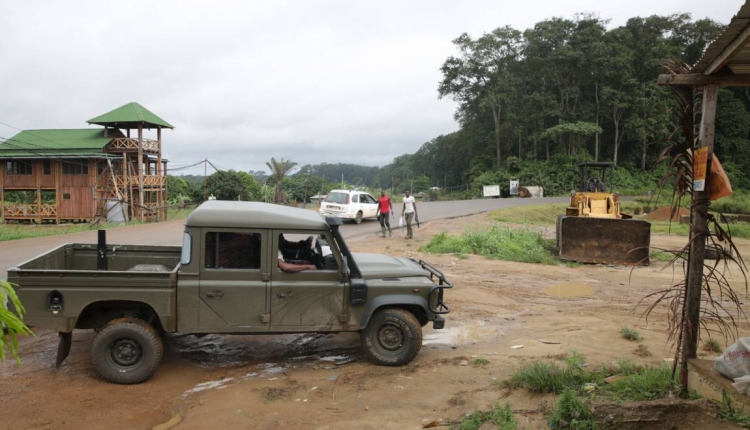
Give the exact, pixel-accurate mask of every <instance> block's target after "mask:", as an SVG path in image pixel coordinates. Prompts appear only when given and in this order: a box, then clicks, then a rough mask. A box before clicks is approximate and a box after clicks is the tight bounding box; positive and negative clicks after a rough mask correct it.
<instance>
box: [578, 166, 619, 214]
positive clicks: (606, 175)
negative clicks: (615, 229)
mask: <svg viewBox="0 0 750 430" xmlns="http://www.w3.org/2000/svg"><path fill="white" fill-rule="evenodd" d="M578 174H579V179H580V180H579V184H578V190H574V191H573V192H572V193H571V194H570V205H569V206H568V208H567V209H566V210H565V215H566V216H582V217H594V218H622V215H621V214H620V201H619V198H618V196H617V194H615V193H613V192H611V190H612V189H613V187H614V163H611V162H605V161H589V162H586V163H581V164H579V165H578ZM607 182H608V183H609V185H607ZM608 190H609V191H608Z"/></svg>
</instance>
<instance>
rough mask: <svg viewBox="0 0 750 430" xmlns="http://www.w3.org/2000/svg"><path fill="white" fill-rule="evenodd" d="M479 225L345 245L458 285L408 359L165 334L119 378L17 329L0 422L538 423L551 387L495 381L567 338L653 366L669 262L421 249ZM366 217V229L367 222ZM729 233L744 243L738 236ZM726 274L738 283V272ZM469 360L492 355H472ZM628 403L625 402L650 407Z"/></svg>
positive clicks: (345, 345)
mask: <svg viewBox="0 0 750 430" xmlns="http://www.w3.org/2000/svg"><path fill="white" fill-rule="evenodd" d="M489 223H490V221H488V220H487V218H486V215H477V216H471V217H465V218H459V219H453V220H445V221H440V222H433V223H428V224H426V225H425V224H423V225H422V226H421V228H420V229H417V230H415V239H414V240H408V241H407V240H405V239H404V238H403V237H401V236H400V235H399V234H395V235H394V237H393V238H389V239H378V238H376V237H375V236H374V235H369V234H368V235H366V236H360V237H356V238H353V239H352V240H350V241H349V245H350V246H351V248H352V249H353V250H355V251H361V252H385V253H389V254H392V255H400V256H407V257H413V258H424V259H426V260H428V261H430V262H432V263H433V264H435V265H436V266H437V267H438V268H440V269H441V270H443V271H444V272H445V274H446V276H447V277H448V278H449V279H450V280H451V281H452V282H453V283H454V284H455V288H454V289H452V290H450V291H448V292H446V300H447V303H448V304H449V305H450V306H451V308H452V309H453V312H452V313H451V314H450V315H448V316H447V317H446V320H447V322H446V328H445V329H444V330H439V331H436V330H432V329H431V328H430V327H426V328H425V341H424V345H423V347H422V351H421V352H420V354H419V355H418V357H417V358H416V359H415V360H414V362H412V363H411V364H410V365H408V366H405V367H380V366H374V365H372V364H370V363H368V362H367V361H365V360H364V359H363V356H362V354H361V353H360V351H359V339H358V336H357V335H355V334H328V335H284V336H261V337H250V336H244V337H243V336H219V335H216V336H206V337H203V338H200V339H199V338H195V337H194V336H169V337H167V339H166V356H165V360H164V362H163V363H162V365H161V367H160V368H159V369H158V370H157V372H156V375H155V376H154V378H153V379H151V380H149V381H147V382H146V383H144V384H140V385H134V386H118V385H113V384H108V383H105V382H102V381H100V380H98V379H97V378H96V377H95V376H94V375H93V372H92V371H91V368H90V363H89V358H88V350H89V348H90V345H91V339H92V338H93V333H92V332H86V331H81V332H76V333H75V336H74V341H73V348H72V352H71V355H70V357H69V358H68V360H67V361H66V363H64V365H63V366H62V367H61V368H60V369H59V370H55V369H54V357H55V353H56V342H57V335H56V333H51V332H39V333H37V336H36V337H33V338H27V339H23V340H22V341H21V351H22V359H23V362H24V364H23V366H21V367H17V366H16V365H15V364H14V363H12V362H7V363H5V364H0V378H1V379H2V384H0V397H1V398H2V399H3V411H4V412H3V418H2V419H1V420H0V429H80V428H108V429H139V428H140V429H148V428H151V427H153V426H156V425H158V424H160V423H165V422H168V421H170V420H172V421H171V423H173V424H174V423H176V426H175V427H173V428H176V429H205V428H253V429H255V428H258V429H267V428H268V429H270V428H285V429H318V428H320V429H352V428H357V429H383V428H386V429H388V428H391V429H418V428H421V427H422V426H423V425H425V424H427V423H430V422H433V421H437V420H444V421H441V422H456V421H457V420H460V419H461V417H463V416H464V415H465V414H467V413H470V412H472V411H473V410H475V409H487V408H490V407H491V406H492V405H494V404H496V403H501V404H502V403H506V402H509V403H510V404H511V406H512V408H513V410H514V411H515V414H516V417H517V418H518V421H519V424H520V426H519V428H532V429H537V428H539V429H541V428H548V426H547V422H546V419H545V418H544V414H543V413H542V412H541V408H542V406H541V405H543V404H545V403H546V404H547V405H550V404H551V403H552V402H553V401H554V398H553V397H552V396H532V395H530V394H528V393H527V392H525V391H523V390H517V391H508V390H505V389H503V388H501V385H500V382H501V381H503V380H504V379H506V378H508V377H509V376H510V375H511V374H512V373H513V372H514V371H515V370H517V369H519V368H520V367H522V366H524V365H526V364H528V363H530V362H531V361H533V360H553V359H555V357H561V356H563V355H564V354H566V353H569V352H570V351H572V350H576V351H578V352H580V353H582V354H584V355H585V356H586V357H587V360H588V363H589V364H590V365H592V366H594V365H598V364H608V363H611V362H612V361H614V360H619V359H629V360H632V361H633V362H635V363H640V364H645V365H661V364H663V363H664V362H665V360H669V359H670V358H671V357H673V354H674V353H673V351H672V350H671V349H670V342H668V341H667V337H666V334H665V331H666V326H667V324H666V309H665V308H663V307H659V308H657V310H656V311H655V312H654V313H653V314H652V315H651V316H650V317H649V318H648V319H645V318H643V315H642V312H643V310H644V308H643V307H637V304H638V302H639V301H640V300H641V299H642V298H643V297H645V296H646V295H647V294H650V293H654V292H657V291H660V290H663V289H664V288H666V287H667V286H669V285H671V284H672V283H673V282H675V277H679V276H680V275H681V270H679V269H678V270H674V271H673V270H671V269H663V267H662V264H659V263H655V265H653V266H650V267H639V268H636V269H634V270H632V271H631V269H630V268H627V267H609V266H604V265H596V266H592V265H581V266H578V267H566V266H562V265H559V266H540V265H532V264H522V263H511V262H504V261H497V260H488V259H485V258H484V257H479V256H462V257H461V258H459V257H456V256H453V255H425V254H423V253H421V252H420V251H419V250H418V248H419V246H421V245H423V244H425V243H426V242H427V241H428V240H429V238H430V237H431V236H432V235H434V234H437V233H439V232H441V231H448V232H460V231H462V230H463V229H464V228H465V227H467V226H472V227H475V228H476V227H477V226H481V225H484V224H489ZM372 225H373V232H374V231H375V230H377V229H378V228H377V226H376V224H375V223H374V222H373V223H372ZM685 241H686V238H684V237H676V236H662V235H656V236H654V238H653V240H652V244H653V245H654V246H659V247H661V248H672V249H678V248H679V247H681V246H682V245H684V243H685ZM740 242H741V243H740V246H741V247H742V248H745V250H747V249H750V246H748V242H747V241H740ZM744 255H748V254H744ZM730 282H731V283H732V284H733V285H735V284H736V286H738V287H739V286H740V284H741V278H740V277H738V276H735V277H733V278H732V279H731V280H730ZM571 285H573V286H574V287H575V288H573V287H570V286H571ZM576 286H577V287H576ZM569 287H570V288H569ZM571 292H572V293H571ZM568 293H571V294H568ZM649 303H650V302H649ZM623 326H627V327H631V328H634V329H635V330H637V331H639V332H640V333H641V335H642V336H643V340H642V341H640V342H630V341H627V340H625V339H623V338H622V337H620V335H619V332H620V328H621V327H623ZM748 334H750V328H748V327H747V326H743V327H742V328H741V329H740V335H748ZM720 341H721V342H722V343H723V340H722V339H720ZM702 354H703V353H702ZM476 358H484V359H486V360H487V361H488V363H487V364H480V363H481V362H484V361H477V364H475V362H474V360H475V359H476ZM349 359H354V361H349ZM639 408H640V409H639ZM639 408H636V412H637V411H639V410H641V411H642V410H645V409H644V407H639ZM681 412H684V413H685V415H680V417H681V418H682V419H683V420H682V421H679V422H678V421H674V420H676V418H674V417H676V416H677V415H673V414H669V413H665V416H669V417H672V418H670V420H672V421H668V422H666V424H669V426H667V427H664V428H722V427H719V426H722V425H724V424H717V423H716V422H715V421H713V419H710V418H707V417H708V415H706V414H704V413H703V412H702V410H701V409H700V408H688V410H687V411H686V410H681ZM627 416H629V417H631V418H632V414H631V415H627ZM706 420H708V421H706ZM178 421H179V422H178ZM673 423H678V424H680V425H684V427H672V426H671V425H672V424H673ZM706 423H708V424H706ZM705 425H708V426H709V427H705ZM649 428H657V427H649ZM724 428H729V427H724Z"/></svg>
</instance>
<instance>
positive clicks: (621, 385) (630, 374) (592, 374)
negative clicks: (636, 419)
mask: <svg viewBox="0 0 750 430" xmlns="http://www.w3.org/2000/svg"><path fill="white" fill-rule="evenodd" d="M585 359H586V358H585V357H584V356H583V355H581V354H579V353H576V352H574V353H573V354H572V355H570V356H568V357H567V358H566V359H565V361H564V362H563V363H562V365H559V364H557V363H549V362H541V361H533V362H531V363H530V364H529V365H527V366H525V367H523V368H521V369H520V370H518V371H516V372H515V373H513V375H511V377H510V379H508V380H505V381H504V382H503V386H504V387H506V388H525V389H527V390H528V391H530V392H531V393H534V394H560V393H562V392H564V391H565V390H568V389H570V390H574V391H576V392H578V393H582V387H583V386H584V385H585V384H587V383H594V384H596V385H597V386H598V387H599V389H598V390H597V391H596V392H597V393H598V395H599V396H602V397H609V398H612V399H616V400H626V401H638V400H653V399H658V398H662V397H666V396H667V395H669V393H672V392H676V391H677V389H678V385H677V382H676V381H675V380H673V379H672V370H671V368H670V367H668V366H663V367H656V368H653V367H641V366H638V365H635V364H633V363H632V362H630V361H628V360H621V361H619V362H618V363H617V365H616V366H600V367H598V368H594V369H591V370H589V368H588V366H585ZM612 375H622V376H624V378H622V379H620V380H619V381H615V382H613V383H612V384H607V383H605V382H604V379H605V378H607V377H608V376H612Z"/></svg>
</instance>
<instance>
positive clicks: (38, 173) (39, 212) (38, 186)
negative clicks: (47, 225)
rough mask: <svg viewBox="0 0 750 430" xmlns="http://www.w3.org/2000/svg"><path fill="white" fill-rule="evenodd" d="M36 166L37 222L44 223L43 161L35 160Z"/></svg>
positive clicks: (34, 165) (33, 163) (34, 169)
mask: <svg viewBox="0 0 750 430" xmlns="http://www.w3.org/2000/svg"><path fill="white" fill-rule="evenodd" d="M32 166H33V167H34V168H33V170H32V172H34V176H36V222H37V225H42V168H43V167H42V163H41V162H40V161H39V160H36V161H33V162H32Z"/></svg>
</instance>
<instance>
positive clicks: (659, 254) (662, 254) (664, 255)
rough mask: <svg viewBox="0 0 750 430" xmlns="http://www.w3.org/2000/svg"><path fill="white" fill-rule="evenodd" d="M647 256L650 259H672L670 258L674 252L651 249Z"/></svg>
mask: <svg viewBox="0 0 750 430" xmlns="http://www.w3.org/2000/svg"><path fill="white" fill-rule="evenodd" d="M649 258H650V259H651V261H672V259H673V258H674V254H672V253H671V252H666V251H661V250H657V249H651V254H650V255H649Z"/></svg>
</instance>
